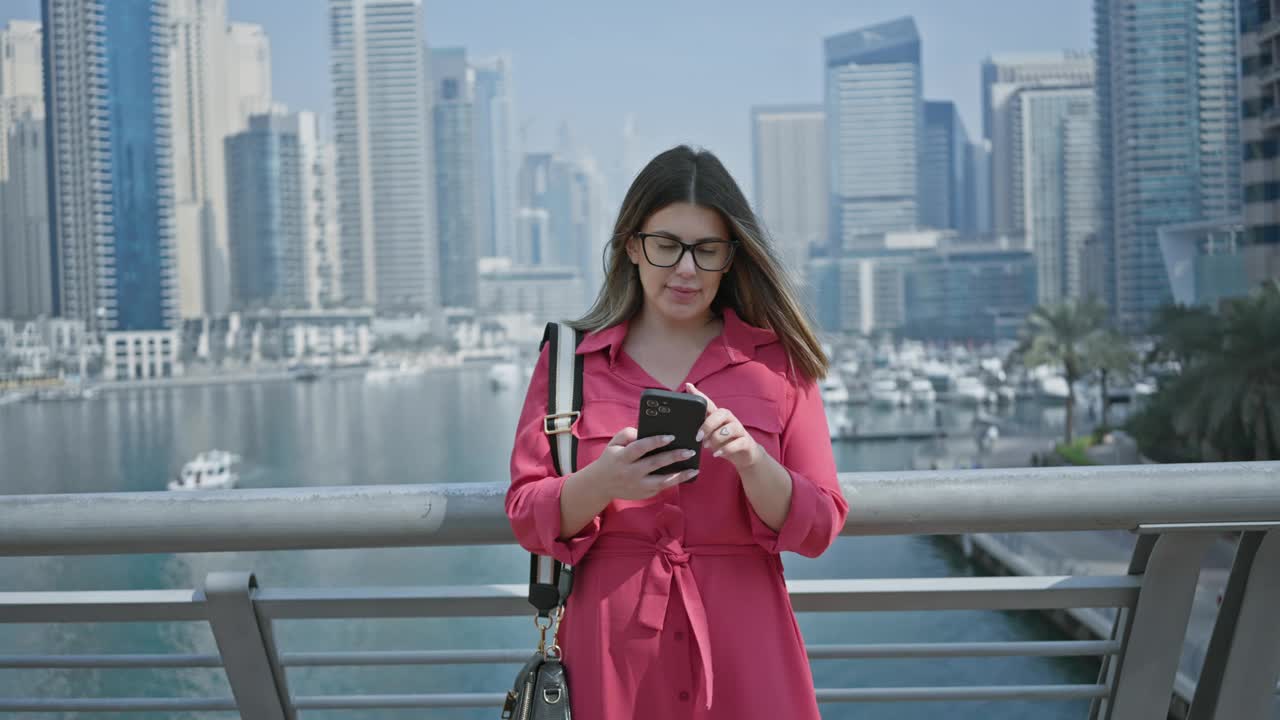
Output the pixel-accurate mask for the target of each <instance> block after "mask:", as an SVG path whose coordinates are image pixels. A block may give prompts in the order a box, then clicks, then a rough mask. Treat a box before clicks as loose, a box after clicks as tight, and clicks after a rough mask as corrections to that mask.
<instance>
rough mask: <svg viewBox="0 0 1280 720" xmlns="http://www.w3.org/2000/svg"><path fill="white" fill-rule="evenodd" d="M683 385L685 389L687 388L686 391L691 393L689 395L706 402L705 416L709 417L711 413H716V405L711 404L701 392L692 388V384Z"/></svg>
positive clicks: (709, 399)
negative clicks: (691, 394)
mask: <svg viewBox="0 0 1280 720" xmlns="http://www.w3.org/2000/svg"><path fill="white" fill-rule="evenodd" d="M684 385H685V387H686V388H688V389H689V392H691V393H693V394H694V395H697V396H698V397H700V398H702V399H703V400H706V401H707V414H708V415H710V414H711V413H713V412H715V411H716V404H715V403H714V402H712V401H711V398H709V397H707V396H706V395H703V394H702V391H701V390H699V389H698V388H696V387H694V386H693V383H685V384H684Z"/></svg>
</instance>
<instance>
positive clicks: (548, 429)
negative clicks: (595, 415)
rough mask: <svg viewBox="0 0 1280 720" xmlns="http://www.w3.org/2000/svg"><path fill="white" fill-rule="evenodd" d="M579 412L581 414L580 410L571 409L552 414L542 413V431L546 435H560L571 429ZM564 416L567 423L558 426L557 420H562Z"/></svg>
mask: <svg viewBox="0 0 1280 720" xmlns="http://www.w3.org/2000/svg"><path fill="white" fill-rule="evenodd" d="M581 414H582V413H581V412H579V411H577V410H573V411H571V412H562V413H554V414H552V415H544V416H543V417H542V432H544V433H546V434H547V435H560V434H562V433H567V432H569V431H570V430H572V429H573V424H574V423H575V422H577V420H578V416H579V415H581ZM564 418H569V424H568V425H565V426H564V427H559V421H560V420H563V419H564Z"/></svg>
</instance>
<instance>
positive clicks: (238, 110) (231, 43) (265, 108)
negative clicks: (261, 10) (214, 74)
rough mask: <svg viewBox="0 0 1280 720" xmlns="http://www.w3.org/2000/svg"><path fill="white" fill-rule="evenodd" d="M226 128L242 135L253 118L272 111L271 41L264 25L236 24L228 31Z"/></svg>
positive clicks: (225, 68) (225, 69) (225, 72)
mask: <svg viewBox="0 0 1280 720" xmlns="http://www.w3.org/2000/svg"><path fill="white" fill-rule="evenodd" d="M226 33H227V37H226V64H225V65H224V66H222V67H221V68H219V69H218V72H219V74H221V75H222V76H223V77H224V78H225V82H226V97H227V104H226V113H227V120H226V127H227V132H228V133H238V132H240V131H241V130H244V129H246V128H248V127H249V116H250V115H258V114H261V113H265V112H269V111H270V110H271V40H270V38H268V37H267V31H266V30H264V29H263V27H262V26H261V25H254V24H252V23H237V22H233V23H231V24H230V25H228V26H227V29H226Z"/></svg>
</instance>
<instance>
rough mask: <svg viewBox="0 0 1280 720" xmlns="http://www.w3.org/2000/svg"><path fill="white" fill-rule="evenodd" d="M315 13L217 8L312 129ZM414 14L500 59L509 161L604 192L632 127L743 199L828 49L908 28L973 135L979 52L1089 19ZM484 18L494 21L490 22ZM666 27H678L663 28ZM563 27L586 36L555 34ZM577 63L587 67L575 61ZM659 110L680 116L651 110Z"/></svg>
mask: <svg viewBox="0 0 1280 720" xmlns="http://www.w3.org/2000/svg"><path fill="white" fill-rule="evenodd" d="M664 10H666V11H665V12H664ZM327 14H328V13H327V3H323V2H309V1H305V2H304V1H303V0H280V1H279V2H272V3H253V2H249V0H228V3H227V17H228V20H229V21H231V22H238V23H258V24H262V25H263V26H264V28H265V29H266V32H267V35H268V36H269V37H270V39H271V43H272V61H273V62H272V65H273V67H272V72H273V83H272V84H273V90H272V94H273V99H275V100H276V101H278V102H281V103H284V104H285V105H286V106H288V108H289V109H290V110H294V111H297V110H312V111H317V112H320V113H323V114H324V115H325V116H326V119H328V118H331V117H332V115H331V111H332V96H331V81H330V77H329V69H328V68H329V60H330V58H329V51H328V29H327V28H328V18H327ZM424 14H425V16H426V19H425V24H426V38H427V42H428V44H429V45H430V46H431V47H465V48H466V49H467V53H468V56H470V57H474V58H477V59H482V58H485V57H489V56H493V55H496V54H500V53H506V54H508V55H509V56H510V57H511V59H512V85H513V88H514V95H515V108H516V113H517V115H516V123H515V124H516V126H517V139H519V130H520V128H521V127H522V126H523V127H526V129H527V130H528V140H527V142H526V143H522V144H521V145H522V147H521V150H522V151H528V152H539V151H550V150H554V149H556V148H557V146H558V142H559V128H560V126H561V124H562V123H564V122H567V123H568V124H569V126H570V128H571V130H572V132H573V134H574V136H575V138H576V140H577V141H578V142H579V143H581V144H582V145H583V146H584V147H585V148H586V149H587V150H588V151H589V152H590V153H591V154H592V155H594V156H595V157H596V158H597V160H598V161H599V163H600V166H601V170H602V171H603V172H604V173H605V175H606V176H607V177H608V178H609V180H610V181H611V182H613V183H615V184H616V183H618V182H619V180H618V178H617V173H618V171H619V165H620V164H621V163H622V158H621V154H622V152H623V151H624V150H625V148H623V147H622V145H623V143H622V132H623V126H624V124H625V122H626V118H627V115H628V114H631V115H634V117H635V123H636V126H637V129H638V130H637V132H638V135H639V137H638V138H637V140H636V143H635V144H636V145H638V146H639V147H636V148H633V149H632V150H633V153H634V154H635V155H637V156H639V157H641V158H644V159H647V158H648V157H651V156H652V155H653V154H654V153H655V152H657V151H659V150H661V149H664V148H666V147H668V146H670V145H674V144H676V143H679V142H692V143H694V144H697V145H701V146H704V147H706V148H707V149H709V150H712V151H713V152H715V153H716V154H717V155H719V156H720V157H721V159H722V160H723V161H724V163H725V165H726V167H728V169H729V170H730V172H731V173H733V175H734V177H735V179H737V180H738V182H739V183H740V184H741V185H742V187H743V190H744V191H745V192H746V193H747V194H748V196H750V195H751V194H752V193H753V188H752V183H753V180H752V177H751V176H752V172H751V168H752V163H751V144H750V143H751V129H750V124H751V123H750V108H751V107H753V106H756V105H771V104H790V103H816V102H821V100H822V93H823V70H822V52H823V45H822V43H823V39H824V38H825V37H827V36H830V35H835V34H838V33H842V32H846V31H849V30H853V29H855V28H859V27H866V26H870V25H875V24H878V23H881V22H885V21H889V20H892V19H895V18H898V17H903V16H907V15H910V16H912V17H913V18H914V19H915V21H916V23H917V25H918V26H919V31H920V35H921V38H922V40H923V47H922V53H923V54H922V65H923V67H924V77H923V81H924V96H925V97H926V98H927V99H930V100H950V101H952V102H955V103H956V106H957V108H958V109H959V111H960V114H961V117H962V119H963V121H964V125H965V127H966V128H969V130H970V134H971V135H974V136H977V135H978V131H979V129H980V128H981V127H982V115H981V108H980V100H981V98H980V91H979V87H980V84H979V75H980V66H981V63H982V60H983V59H984V58H985V57H986V56H987V55H990V54H997V53H1013V52H1024V51H1046V50H1047V51H1055V50H1088V49H1090V48H1091V47H1092V43H1093V41H1092V7H1091V3H1089V2H1086V1H1085V0H1075V1H1073V2H1071V3H1054V2H1049V1H1048V0H984V2H983V3H981V8H980V9H975V7H974V4H972V3H966V4H963V5H961V4H952V3H944V2H939V1H938V0H914V1H909V2H901V3H888V2H877V3H865V2H863V3H858V5H857V7H855V8H849V7H842V6H841V5H840V4H839V3H837V2H834V0H831V1H826V0H824V1H823V2H817V3H809V4H804V5H801V6H796V7H783V6H782V5H781V4H776V3H774V4H751V5H750V6H749V8H748V9H746V10H744V9H743V6H742V4H740V3H735V4H730V3H728V2H717V3H710V4H699V5H697V6H694V7H688V6H684V5H677V4H675V3H668V4H667V5H666V6H663V5H662V4H658V5H655V6H651V7H650V8H649V9H648V10H647V11H646V13H644V14H643V15H642V16H636V17H633V16H632V15H631V14H629V13H627V11H624V10H622V9H621V8H609V7H605V8H596V7H593V6H591V5H589V4H587V3H585V2H572V3H563V4H556V5H548V6H536V7H535V6H519V5H507V4H500V3H496V2H488V3H485V2H480V3H468V4H465V5H462V4H446V3H436V2H430V1H428V2H425V3H424ZM495 17H501V18H504V19H505V20H506V22H502V23H494V22H493V18H495ZM673 17H676V18H680V22H679V23H676V24H673V23H672V22H671V21H670V20H669V19H668V18H673ZM38 18H39V2H38V0H6V2H5V3H3V8H0V24H3V23H5V22H7V21H8V20H10V19H38ZM979 18H980V20H981V21H980V22H975V19H979ZM570 27H586V28H590V32H578V33H569V34H566V33H563V32H560V31H559V29H560V28H570ZM708 28H716V31H715V32H714V33H709V32H708ZM566 35H567V37H566ZM637 37H642V38H648V39H649V42H650V43H651V44H650V45H648V46H646V47H647V48H649V49H650V52H649V53H648V59H646V58H645V57H644V55H645V54H644V53H636V54H627V53H619V52H618V48H627V47H632V46H634V45H635V39H636V38H637ZM744 47H755V48H759V51H757V52H752V51H749V50H743V49H741V48H744ZM584 56H591V57H593V58H595V59H593V60H592V61H591V62H583V58H584ZM655 106H657V107H656V108H655ZM665 107H678V108H680V110H679V111H678V112H674V113H671V112H667V111H665V110H662V109H660V108H665ZM690 108H695V109H694V111H691V110H690ZM612 190H613V192H620V190H619V189H617V188H613V189H612Z"/></svg>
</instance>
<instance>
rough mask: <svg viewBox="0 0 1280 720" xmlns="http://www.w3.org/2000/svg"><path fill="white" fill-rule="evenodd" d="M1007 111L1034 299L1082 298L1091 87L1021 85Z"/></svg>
mask: <svg viewBox="0 0 1280 720" xmlns="http://www.w3.org/2000/svg"><path fill="white" fill-rule="evenodd" d="M1010 109H1011V114H1012V117H1013V119H1014V122H1015V123H1016V128H1015V133H1014V136H1015V138H1016V144H1017V146H1018V147H1020V148H1021V152H1020V154H1021V155H1022V168H1021V170H1020V171H1019V173H1018V175H1019V177H1021V178H1023V182H1022V187H1023V196H1022V198H1021V206H1022V208H1023V210H1022V211H1021V215H1022V217H1023V218H1024V225H1025V227H1024V232H1025V234H1026V238H1027V245H1028V246H1029V247H1030V249H1031V251H1032V254H1033V255H1034V256H1035V260H1036V273H1037V275H1038V278H1039V280H1038V283H1037V286H1038V288H1039V298H1038V300H1039V302H1040V303H1041V304H1054V303H1060V302H1062V301H1064V300H1067V299H1073V298H1080V297H1082V296H1083V295H1084V292H1083V288H1082V285H1081V272H1080V261H1081V255H1082V253H1083V252H1084V250H1085V241H1086V240H1087V239H1088V237H1089V236H1090V235H1093V234H1095V233H1097V231H1098V225H1099V222H1100V220H1099V215H1098V199H1099V198H1098V180H1097V177H1098V162H1097V156H1098V143H1097V138H1098V133H1097V111H1096V106H1095V104H1094V89H1093V87H1091V86H1085V87H1077V88H1024V89H1022V90H1019V91H1018V92H1017V93H1015V94H1014V96H1013V97H1012V98H1011V100H1010Z"/></svg>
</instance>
